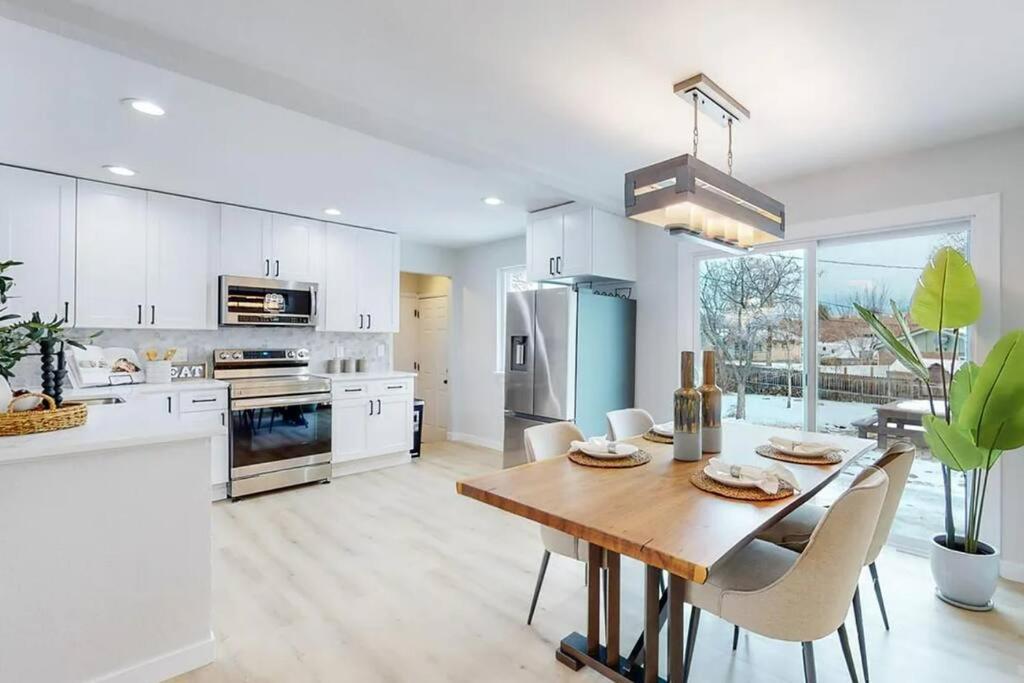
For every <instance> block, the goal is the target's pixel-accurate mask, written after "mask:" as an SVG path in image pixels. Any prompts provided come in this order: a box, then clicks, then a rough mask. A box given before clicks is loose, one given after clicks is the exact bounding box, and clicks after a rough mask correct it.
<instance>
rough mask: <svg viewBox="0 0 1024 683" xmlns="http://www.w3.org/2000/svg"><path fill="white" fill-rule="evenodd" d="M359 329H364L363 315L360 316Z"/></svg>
mask: <svg viewBox="0 0 1024 683" xmlns="http://www.w3.org/2000/svg"><path fill="white" fill-rule="evenodd" d="M359 329H363V314H362V313H360V314H359Z"/></svg>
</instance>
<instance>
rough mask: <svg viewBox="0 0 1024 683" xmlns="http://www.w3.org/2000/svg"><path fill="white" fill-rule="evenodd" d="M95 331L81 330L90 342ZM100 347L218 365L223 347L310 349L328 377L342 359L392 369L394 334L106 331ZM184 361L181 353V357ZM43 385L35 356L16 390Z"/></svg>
mask: <svg viewBox="0 0 1024 683" xmlns="http://www.w3.org/2000/svg"><path fill="white" fill-rule="evenodd" d="M94 331H95V330H76V331H75V332H76V333H78V334H80V335H81V336H82V337H87V336H88V335H89V334H92V333H93V332H94ZM93 343H94V344H96V345H98V346H121V347H126V348H130V349H135V350H136V352H138V354H139V357H140V358H141V357H142V352H143V351H144V350H145V349H148V348H156V349H159V350H160V351H164V350H166V349H167V348H170V347H173V348H176V349H179V352H180V351H185V352H187V354H188V360H205V361H206V362H207V363H209V364H210V365H211V371H212V365H213V350H214V349H224V348H233V349H234V348H238V349H259V348H306V349H309V352H310V358H311V361H310V369H311V370H312V371H313V372H324V370H325V369H326V367H327V361H328V360H329V359H331V358H335V357H338V356H341V357H343V358H365V359H367V361H368V364H369V368H368V369H369V370H371V371H382V370H390V369H391V344H392V335H390V334H352V333H349V332H314V331H312V330H307V329H294V328H274V327H222V328H219V329H216V330H103V333H102V334H101V335H100V336H99V337H97V338H96V339H95V341H94V342H93ZM179 358H180V354H179ZM39 384H40V378H39V358H38V357H37V356H30V357H29V358H26V359H24V360H23V361H22V362H21V363H19V364H18V365H17V366H16V367H15V376H14V381H12V382H11V385H12V386H13V387H15V388H18V387H26V388H28V387H31V388H37V387H38V386H39Z"/></svg>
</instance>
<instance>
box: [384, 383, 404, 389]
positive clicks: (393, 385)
mask: <svg viewBox="0 0 1024 683" xmlns="http://www.w3.org/2000/svg"><path fill="white" fill-rule="evenodd" d="M404 388H405V385H404V384H389V385H388V389H404Z"/></svg>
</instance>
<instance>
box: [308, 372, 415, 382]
mask: <svg viewBox="0 0 1024 683" xmlns="http://www.w3.org/2000/svg"><path fill="white" fill-rule="evenodd" d="M416 374H417V373H415V372H404V371H402V370H387V371H385V372H339V373H326V372H318V373H316V375H317V377H326V378H327V379H329V380H331V381H332V382H363V381H366V380H374V379H385V380H386V379H409V378H410V377H415V376H416Z"/></svg>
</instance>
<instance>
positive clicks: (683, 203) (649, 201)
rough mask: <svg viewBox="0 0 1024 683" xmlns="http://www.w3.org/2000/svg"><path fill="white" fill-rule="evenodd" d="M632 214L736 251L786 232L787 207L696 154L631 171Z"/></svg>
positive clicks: (628, 201) (629, 204)
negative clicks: (696, 156)
mask: <svg viewBox="0 0 1024 683" xmlns="http://www.w3.org/2000/svg"><path fill="white" fill-rule="evenodd" d="M626 216H628V217H629V218H635V219H636V220H638V221H643V222H645V223H651V224H652V225H660V226H661V227H663V228H665V229H666V230H668V231H669V232H670V233H671V234H673V235H678V236H682V237H695V238H698V239H701V240H704V241H707V242H710V243H711V246H715V247H719V248H723V249H726V250H733V251H746V250H749V249H750V248H751V247H753V246H755V245H758V244H764V243H767V242H775V241H777V240H780V239H782V238H783V237H784V236H785V230H786V213H785V207H784V206H783V205H782V203H781V202H778V201H776V200H774V199H772V198H771V197H769V196H768V195H766V194H764V193H763V192H759V191H758V190H755V189H754V188H752V187H750V186H749V185H746V184H744V183H741V182H740V181H738V180H736V179H735V178H733V177H732V176H730V175H728V174H726V173H723V172H722V171H719V170H718V169H717V168H715V167H714V166H711V165H710V164H707V163H704V162H703V161H700V160H699V159H697V158H695V157H694V156H692V155H690V154H684V155H683V156H681V157H676V158H675V159H669V160H668V161H662V162H660V163H657V164H654V165H652V166H647V167H646V168H641V169H638V170H636V171H630V172H629V173H627V174H626Z"/></svg>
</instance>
